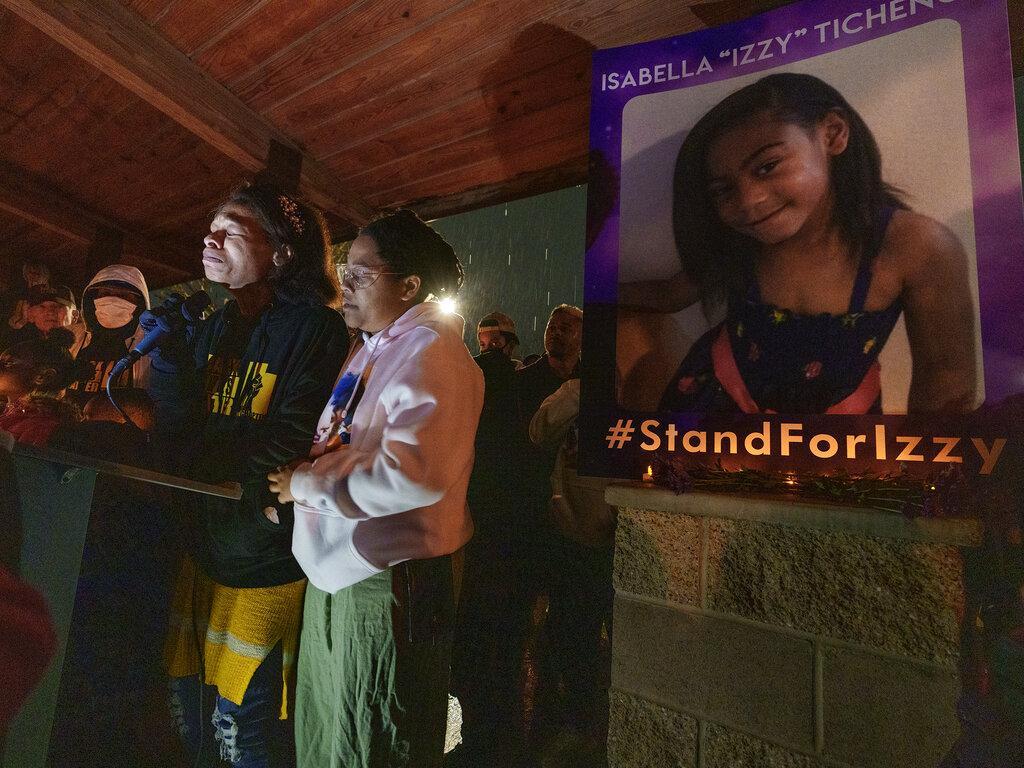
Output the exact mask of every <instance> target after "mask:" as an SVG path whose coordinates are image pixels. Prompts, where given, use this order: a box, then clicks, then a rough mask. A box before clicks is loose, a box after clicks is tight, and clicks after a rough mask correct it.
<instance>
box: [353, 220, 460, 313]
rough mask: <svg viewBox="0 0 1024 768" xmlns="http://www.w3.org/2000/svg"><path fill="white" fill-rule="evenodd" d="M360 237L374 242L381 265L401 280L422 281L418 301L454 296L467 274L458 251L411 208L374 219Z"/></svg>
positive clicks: (360, 231) (361, 232) (417, 296)
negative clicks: (414, 277)
mask: <svg viewBox="0 0 1024 768" xmlns="http://www.w3.org/2000/svg"><path fill="white" fill-rule="evenodd" d="M359 234H360V236H362V235H366V236H367V237H371V238H373V242H374V243H376V245H377V253H378V254H379V255H380V258H381V261H383V262H384V263H385V264H387V266H388V268H389V269H390V270H391V271H393V272H395V273H396V274H397V275H398V276H399V277H407V276H409V275H417V276H418V277H419V278H420V290H419V293H418V294H417V295H416V298H417V300H418V301H425V300H426V299H428V298H430V296H431V295H433V296H454V295H455V294H456V293H458V291H459V289H460V288H461V287H462V283H463V281H464V280H465V276H466V273H465V271H464V270H463V268H462V263H461V262H460V261H459V258H458V256H456V255H455V250H454V249H453V248H452V247H451V245H449V244H448V241H447V240H445V239H444V238H443V237H442V236H441V235H440V234H439V233H438V232H437V231H436V230H435V229H433V228H432V227H431V226H430V225H429V224H427V223H426V222H424V221H423V220H422V219H421V218H420V217H419V216H417V215H416V214H415V213H413V212H412V211H410V210H409V209H407V208H400V209H398V210H397V211H395V212H394V213H389V214H385V215H383V216H380V217H379V218H376V219H374V220H373V221H371V222H370V223H369V224H367V225H366V226H365V227H363V228H362V229H361V230H359Z"/></svg>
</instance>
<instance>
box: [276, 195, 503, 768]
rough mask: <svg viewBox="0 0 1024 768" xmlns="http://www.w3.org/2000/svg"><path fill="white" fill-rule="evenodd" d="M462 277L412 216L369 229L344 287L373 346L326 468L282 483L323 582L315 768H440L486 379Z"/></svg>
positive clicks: (307, 754)
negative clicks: (454, 301) (466, 328)
mask: <svg viewBox="0 0 1024 768" xmlns="http://www.w3.org/2000/svg"><path fill="white" fill-rule="evenodd" d="M462 279H463V271H462V265H461V264H460V263H459V260H458V258H457V257H456V255H455V252H454V251H453V250H452V248H451V246H450V245H448V243H447V242H445V240H444V239H443V238H442V237H441V235H439V234H438V233H437V232H435V231H434V230H433V229H431V228H430V227H429V226H428V225H427V224H425V223H424V222H422V221H421V220H420V219H419V218H418V217H417V216H416V215H415V214H414V213H413V212H411V211H408V210H399V211H397V212H395V213H392V214H390V215H387V216H384V217H382V218H380V219H377V220H375V221H372V222H371V223H370V224H368V225H367V226H365V227H364V228H363V229H362V230H361V231H360V233H359V236H358V237H357V238H356V239H355V241H354V242H353V244H352V247H351V250H350V251H349V255H348V263H347V264H346V266H345V270H344V277H343V280H342V295H343V298H344V306H343V312H344V315H345V320H346V321H347V322H348V324H349V325H350V326H351V327H354V328H358V329H360V330H361V331H362V343H361V345H360V346H359V347H358V350H357V351H356V352H355V353H354V354H353V355H352V356H351V357H350V359H349V360H348V362H347V364H346V366H345V369H344V371H343V372H342V374H341V376H340V378H339V379H338V381H337V384H336V386H335V389H334V393H333V395H332V396H331V398H330V400H329V402H328V403H327V405H326V407H325V408H324V411H323V413H322V415H321V417H320V423H319V425H318V427H317V431H316V435H317V437H316V444H315V446H314V448H313V451H312V454H311V460H308V461H304V462H301V463H299V464H297V465H294V464H293V465H290V466H283V467H279V468H278V469H276V470H274V471H272V472H271V473H269V475H268V477H269V480H270V483H271V486H270V487H271V490H272V491H274V492H276V493H277V494H278V498H279V500H280V501H282V502H286V501H292V500H294V501H295V516H296V522H295V533H294V539H293V550H294V552H295V556H296V557H297V558H298V560H299V563H300V564H301V565H302V568H303V570H304V571H305V572H306V574H307V575H308V576H309V581H310V585H309V589H308V591H307V593H306V603H305V608H304V613H303V620H302V639H301V644H300V647H301V653H300V655H299V679H298V689H297V694H296V695H297V699H298V700H297V702H296V733H297V737H296V738H297V746H298V750H297V752H298V762H299V765H300V766H303V767H304V768H341V767H342V766H352V767H353V768H354V767H355V766H360V767H361V768H386V767H387V766H398V765H408V766H417V768H431V766H439V765H440V764H441V761H442V753H443V751H444V740H445V729H446V722H447V708H448V682H449V660H450V649H451V632H452V626H453V623H454V614H455V601H456V592H457V587H456V584H455V581H456V580H455V574H454V573H453V557H452V555H453V553H457V552H459V551H460V550H461V548H462V546H463V545H464V544H465V543H466V542H467V541H468V540H469V538H470V536H471V535H472V532H473V523H472V521H471V519H470V516H469V511H468V509H467V505H466V487H467V485H468V483H469V476H470V472H471V470H472V466H473V436H474V434H475V432H476V427H477V420H478V418H479V414H480V409H481V405H482V401H483V391H484V384H483V376H482V375H481V373H480V370H479V368H478V367H477V366H476V365H474V364H473V360H472V358H471V357H470V355H469V352H468V350H467V349H466V346H465V344H464V343H463V341H462V325H463V321H462V318H460V317H458V316H457V315H454V314H448V313H446V312H445V311H444V310H443V309H442V306H441V304H440V303H438V302H435V301H431V300H430V299H431V297H432V296H439V297H446V296H451V295H453V294H454V293H455V292H456V291H457V290H458V288H459V287H460V285H461V284H462Z"/></svg>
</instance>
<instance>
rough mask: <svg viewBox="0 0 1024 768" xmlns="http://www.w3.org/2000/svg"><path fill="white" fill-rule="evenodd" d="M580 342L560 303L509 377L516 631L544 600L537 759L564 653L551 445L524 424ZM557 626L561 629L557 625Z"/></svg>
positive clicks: (534, 729) (573, 371)
mask: <svg viewBox="0 0 1024 768" xmlns="http://www.w3.org/2000/svg"><path fill="white" fill-rule="evenodd" d="M582 341H583V311H582V310H581V309H579V307H574V306H572V305H569V304H561V305H559V306H557V307H555V308H554V309H553V310H552V311H551V315H550V317H549V318H548V322H547V325H546V326H545V328H544V354H543V355H542V356H541V358H540V360H538V361H537V362H535V363H533V364H532V365H528V366H526V367H525V368H523V369H522V370H520V371H517V372H516V406H517V419H518V424H517V431H516V433H515V438H516V443H515V453H516V456H517V461H518V463H519V466H520V473H521V475H520V479H521V491H520V494H519V507H520V514H519V518H518V520H519V529H518V531H516V534H515V536H516V541H517V547H518V548H519V552H520V556H519V557H520V560H521V561H522V562H523V563H524V564H525V565H524V567H523V570H524V571H525V573H526V577H525V578H524V579H523V583H524V587H523V588H522V589H523V590H524V591H523V593H522V595H523V596H524V597H525V598H526V600H525V602H523V601H520V603H519V605H518V608H517V609H516V611H514V612H513V613H518V615H519V618H518V621H519V622H520V625H522V624H523V623H524V622H525V623H526V625H527V627H528V622H529V618H530V616H531V615H532V613H533V609H534V606H535V605H536V603H537V600H538V599H540V600H542V601H545V602H546V603H547V605H548V608H549V611H548V613H547V615H546V620H545V621H544V622H543V625H542V626H540V627H539V628H537V632H538V639H537V643H538V648H537V649H536V658H537V674H538V680H537V687H536V690H535V691H534V701H535V707H534V711H533V716H532V720H531V722H530V724H529V732H528V733H527V735H526V739H527V744H528V748H529V750H530V751H531V752H532V753H533V754H534V755H537V754H539V753H540V752H541V751H542V750H544V749H546V748H547V746H548V745H547V743H546V742H548V741H549V740H550V739H551V738H552V737H553V736H554V735H555V732H556V730H557V729H558V728H559V727H560V726H561V725H562V723H561V722H559V718H560V711H559V708H560V705H561V703H562V702H561V698H560V696H559V695H558V682H559V679H560V676H561V672H562V669H563V668H564V666H565V656H566V654H567V653H571V652H572V651H571V649H566V648H564V647H563V646H562V645H561V644H560V643H559V641H561V640H562V639H563V637H564V631H563V627H564V619H563V617H556V616H553V614H552V613H551V611H552V610H555V609H557V608H559V605H558V595H557V594H556V593H557V592H558V591H559V590H560V589H562V588H563V587H564V584H563V580H562V576H561V572H562V569H563V565H564V564H563V563H562V557H563V556H564V552H563V548H562V546H561V544H562V538H563V537H561V536H560V535H559V533H558V530H557V528H556V526H555V524H554V521H553V520H552V518H551V515H550V512H549V506H548V503H549V499H550V498H551V473H552V471H553V470H554V468H555V462H556V458H557V455H558V445H557V444H554V445H551V444H541V445H538V444H535V443H534V442H532V441H531V440H530V422H531V421H532V420H533V417H534V415H535V414H536V413H537V410H538V409H539V408H540V406H541V404H542V403H543V402H544V400H545V399H546V398H547V397H548V396H550V395H551V394H553V393H554V392H555V391H556V390H558V388H559V387H561V386H562V384H563V383H564V382H566V381H568V380H570V379H578V378H579V375H580V374H579V360H580V350H581V348H582ZM560 622H561V623H560Z"/></svg>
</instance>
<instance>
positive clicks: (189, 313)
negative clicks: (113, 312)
mask: <svg viewBox="0 0 1024 768" xmlns="http://www.w3.org/2000/svg"><path fill="white" fill-rule="evenodd" d="M211 311H213V302H212V301H211V300H210V297H209V296H208V295H207V293H206V291H196V292H195V293H193V294H192V295H191V296H189V297H188V298H187V299H182V297H181V294H178V293H176V294H174V295H172V296H171V297H170V298H168V299H167V300H166V301H164V304H163V306H160V307H157V308H156V309H153V310H150V315H152V316H153V318H154V319H155V320H156V325H154V326H153V327H152V328H151V329H150V330H149V331H148V332H147V333H146V335H145V336H143V337H142V339H141V340H140V341H139V343H138V344H136V345H135V347H134V348H133V349H132V350H131V351H130V352H129V353H128V354H127V355H125V356H124V357H122V358H121V360H120V361H118V363H117V365H115V366H114V367H113V369H111V371H110V376H109V377H108V378H107V382H108V383H109V382H111V381H114V380H116V379H117V377H118V376H120V375H121V374H122V373H124V370H125V369H126V368H127V367H128V366H129V365H133V364H134V363H135V361H136V360H139V359H140V358H141V357H143V356H144V355H148V354H149V353H150V352H151V351H152V350H154V349H156V348H157V347H159V346H160V345H161V344H162V343H163V342H164V340H165V339H166V338H167V337H168V336H170V335H172V334H174V333H176V332H177V331H179V330H180V329H181V328H182V327H183V326H189V325H195V324H196V323H198V322H199V321H200V320H202V319H203V317H205V316H206V315H207V314H208V313H209V312H211Z"/></svg>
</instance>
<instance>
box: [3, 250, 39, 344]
mask: <svg viewBox="0 0 1024 768" xmlns="http://www.w3.org/2000/svg"><path fill="white" fill-rule="evenodd" d="M21 280H22V292H21V295H20V297H19V298H18V300H17V301H16V302H15V306H14V311H13V312H12V313H11V315H10V317H8V318H7V324H6V328H5V329H4V330H5V331H6V330H7V329H13V330H18V329H20V328H21V327H22V326H24V325H25V323H26V322H28V314H27V312H28V307H29V302H28V299H29V293H30V292H31V291H32V289H33V288H35V287H36V286H40V285H49V284H50V268H49V267H48V266H46V265H45V264H43V263H42V262H41V261H26V262H25V263H24V264H22V265H21Z"/></svg>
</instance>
